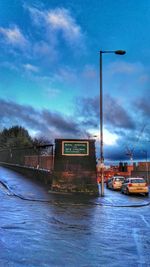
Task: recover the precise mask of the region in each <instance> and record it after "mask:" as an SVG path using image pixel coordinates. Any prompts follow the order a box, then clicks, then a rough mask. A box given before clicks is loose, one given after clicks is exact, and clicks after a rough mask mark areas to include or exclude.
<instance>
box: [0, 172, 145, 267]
mask: <svg viewBox="0 0 150 267" xmlns="http://www.w3.org/2000/svg"><path fill="white" fill-rule="evenodd" d="M0 181H2V183H1V184H0V202H1V206H0V213H1V217H0V248H1V250H0V266H4V267H5V266H6V267H9V266H13V267H22V266H23V267H28V266H30V267H42V266H46V267H49V266H52V267H53V266H63V267H64V266H67V267H71V266H88V267H90V266H93V267H95V266H100V267H101V266H114V267H117V266H118V267H124V266H135V267H137V266H150V255H149V250H150V237H149V232H150V206H149V204H148V203H149V198H145V197H143V196H140V197H138V196H125V195H122V194H121V193H120V192H113V191H110V190H105V197H103V198H101V197H98V198H85V197H84V198H83V197H81V196H80V197H73V196H71V195H58V194H52V193H48V190H49V188H45V187H44V186H42V185H41V184H39V183H36V182H34V181H30V180H29V179H28V178H25V177H23V176H21V175H20V174H16V173H15V172H12V171H10V170H7V169H4V168H2V167H0ZM121 204H122V206H123V207H121ZM130 204H131V206H130Z"/></svg>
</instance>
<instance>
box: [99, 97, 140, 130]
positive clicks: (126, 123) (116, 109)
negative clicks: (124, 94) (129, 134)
mask: <svg viewBox="0 0 150 267" xmlns="http://www.w3.org/2000/svg"><path fill="white" fill-rule="evenodd" d="M104 119H105V120H106V123H107V124H108V125H112V126H114V127H117V128H123V129H134V128H135V123H134V121H133V119H132V117H131V115H129V113H128V111H127V110H126V108H125V107H123V106H121V105H120V104H119V103H118V102H117V100H115V99H114V98H112V97H111V96H109V95H107V96H105V97H104Z"/></svg>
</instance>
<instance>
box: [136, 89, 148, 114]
mask: <svg viewBox="0 0 150 267" xmlns="http://www.w3.org/2000/svg"><path fill="white" fill-rule="evenodd" d="M149 99H150V94H149V95H148V94H147V95H146V97H142V98H140V99H137V100H136V101H135V102H134V106H135V108H136V109H137V111H138V112H139V113H141V114H142V115H143V116H144V117H145V118H148V119H149V117H150V100H149Z"/></svg>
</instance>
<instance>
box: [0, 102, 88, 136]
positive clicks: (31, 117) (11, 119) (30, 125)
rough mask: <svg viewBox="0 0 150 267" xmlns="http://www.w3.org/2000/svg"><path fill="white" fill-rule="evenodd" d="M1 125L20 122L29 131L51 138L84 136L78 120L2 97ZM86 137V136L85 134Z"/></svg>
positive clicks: (0, 104)
mask: <svg viewBox="0 0 150 267" xmlns="http://www.w3.org/2000/svg"><path fill="white" fill-rule="evenodd" d="M0 106H1V110H0V116H1V127H2V128H3V127H10V126H12V125H14V124H18V125H21V126H24V127H26V128H27V129H28V130H29V131H30V130H34V131H37V133H38V134H39V135H42V136H45V137H49V138H51V139H52V138H53V139H54V138H56V137H62V138H64V137H65V138H67V137H70V138H75V137H77V136H78V137H79V138H80V137H83V135H86V131H82V130H81V129H80V127H79V125H78V123H77V122H75V121H76V120H75V119H74V120H73V119H72V118H70V117H65V116H62V115H61V114H59V113H54V112H50V111H48V110H41V111H40V110H35V109H34V108H32V107H31V106H25V105H20V104H17V103H15V102H12V101H6V100H3V99H0ZM84 137H85V136H84Z"/></svg>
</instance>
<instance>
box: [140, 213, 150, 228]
mask: <svg viewBox="0 0 150 267" xmlns="http://www.w3.org/2000/svg"><path fill="white" fill-rule="evenodd" d="M140 216H141V218H142V220H143V222H145V224H146V225H147V227H150V224H149V223H148V221H147V220H145V218H144V216H143V215H140Z"/></svg>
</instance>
